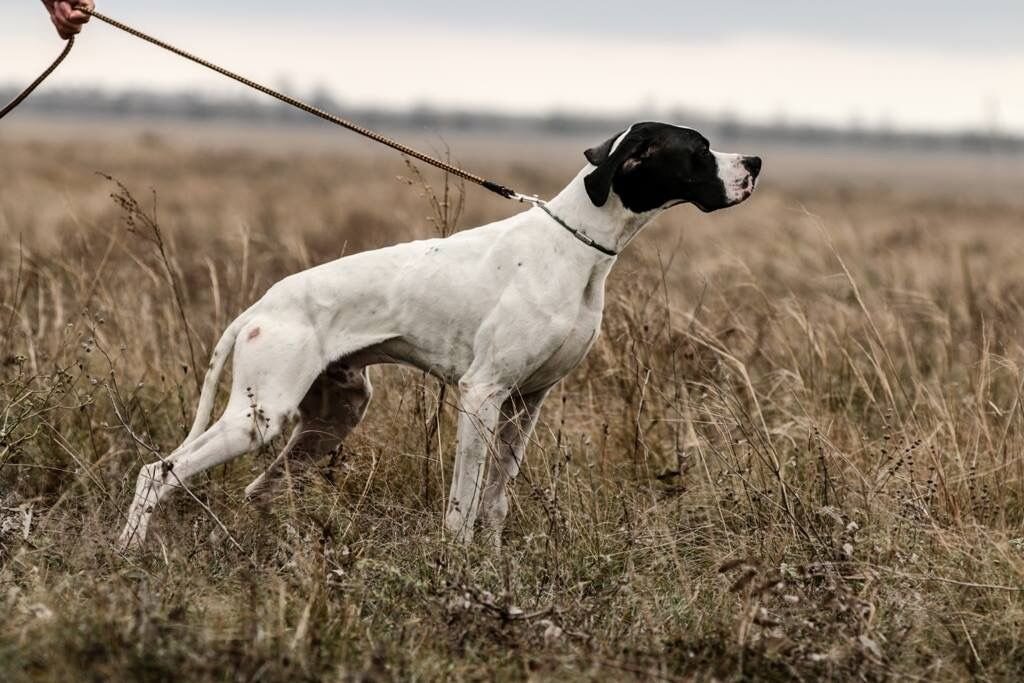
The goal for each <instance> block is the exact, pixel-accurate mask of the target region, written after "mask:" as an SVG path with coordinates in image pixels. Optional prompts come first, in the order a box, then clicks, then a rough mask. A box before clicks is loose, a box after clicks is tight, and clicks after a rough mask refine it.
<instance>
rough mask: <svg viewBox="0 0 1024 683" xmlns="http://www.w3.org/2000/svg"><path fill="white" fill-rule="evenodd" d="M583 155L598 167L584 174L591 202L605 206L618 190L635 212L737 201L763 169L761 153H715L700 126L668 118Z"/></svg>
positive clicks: (636, 128)
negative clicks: (681, 124)
mask: <svg viewBox="0 0 1024 683" xmlns="http://www.w3.org/2000/svg"><path fill="white" fill-rule="evenodd" d="M584 154H585V156H586V157H587V161H589V162H590V163H591V164H593V165H594V166H595V167H596V168H595V169H594V170H593V171H591V172H590V173H589V174H588V175H587V176H586V178H584V183H585V185H586V188H587V194H588V195H589V196H590V201H592V202H593V203H594V205H595V206H604V205H605V203H606V202H607V201H608V196H609V194H610V193H611V192H615V194H616V195H617V196H618V197H619V200H621V202H622V205H623V206H624V207H626V208H627V209H629V210H630V211H632V212H634V213H644V212H647V211H654V210H656V209H667V208H668V207H670V206H674V205H676V204H684V203H690V204H693V205H695V206H697V207H698V208H699V209H700V210H701V211H705V212H709V211H717V210H718V209H724V208H726V207H728V206H735V205H736V204H739V203H740V202H742V201H743V200H745V199H746V198H747V197H749V196H750V195H751V194H753V192H754V188H755V187H756V185H757V176H758V174H759V173H760V172H761V159H760V158H759V157H749V156H743V155H741V154H723V153H722V152H716V151H714V150H712V149H711V146H710V144H709V143H708V140H707V138H705V137H704V136H703V135H701V134H700V133H698V132H697V131H695V130H692V129H690V128H682V127H679V126H672V125H669V124H667V123H636V124H633V125H632V126H630V127H629V128H628V129H627V130H625V131H623V132H621V133H619V134H617V135H615V136H613V137H611V138H610V139H608V140H607V141H605V142H604V143H603V144H601V145H598V146H597V147H592V148H591V149H588V150H587V151H586V152H585V153H584Z"/></svg>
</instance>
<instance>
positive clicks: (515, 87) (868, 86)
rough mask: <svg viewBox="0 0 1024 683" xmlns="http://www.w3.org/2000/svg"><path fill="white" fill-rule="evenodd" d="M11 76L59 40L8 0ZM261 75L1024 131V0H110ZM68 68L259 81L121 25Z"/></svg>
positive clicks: (485, 100) (388, 94)
mask: <svg viewBox="0 0 1024 683" xmlns="http://www.w3.org/2000/svg"><path fill="white" fill-rule="evenodd" d="M4 5H5V8H4V9H5V13H4V19H3V22H2V24H0V83H6V84H13V83H21V82H27V81H28V80H31V78H33V77H34V76H35V75H36V73H37V72H38V71H39V70H40V69H41V68H42V67H43V66H45V64H46V63H47V61H48V60H49V59H51V58H52V53H53V52H54V51H55V50H57V49H59V44H57V41H56V38H55V36H53V35H52V34H51V29H50V28H49V26H48V23H47V21H46V17H45V14H44V12H43V10H42V7H41V4H40V3H39V2H38V0H4ZM98 9H100V10H101V11H106V12H107V13H108V14H111V15H113V16H115V17H117V18H120V19H123V20H124V21H126V22H128V23H134V24H137V25H139V27H140V28H143V29H144V30H149V31H150V32H152V33H155V34H157V35H158V36H161V37H164V38H166V39H168V40H170V41H171V42H176V43H179V44H181V45H182V46H183V47H186V48H189V49H192V50H194V51H195V52H198V53H200V54H202V55H204V56H208V57H209V58H211V59H213V60H215V61H221V62H223V63H224V64H225V65H226V66H229V67H232V68H235V69H236V70H239V71H242V72H244V73H246V74H249V75H251V76H252V77H253V78H255V79H256V80H262V81H266V82H270V83H272V84H281V83H282V81H285V80H287V81H288V82H289V83H290V84H291V86H292V87H294V88H296V89H298V90H299V93H300V94H306V93H308V91H309V90H310V89H312V88H314V87H317V86H323V87H326V88H327V89H329V90H330V91H331V93H332V94H333V95H334V96H335V97H337V98H338V99H340V100H342V101H346V102H350V103H354V104H381V105H386V106H395V107H401V106H408V105H412V104H433V105H437V106H459V107H478V108H485V109H493V110H501V111H515V112H536V111H551V110H559V109H571V110H578V111H583V112H587V111H591V112H629V111H633V110H637V109H649V108H652V107H653V108H671V107H684V108H689V109H693V110H698V111H701V112H705V113H708V114H712V115H716V114H723V113H724V114H729V115H732V116H738V117H741V118H745V119H751V120H776V119H779V118H787V119H789V120H791V121H813V122H822V123H837V124H847V123H850V122H851V121H857V122H858V123H859V124H860V125H864V126H868V127H871V126H878V125H888V126H895V127H898V128H928V129H952V128H987V127H989V126H991V125H993V124H996V125H998V126H1000V127H1001V128H1002V129H1004V130H1012V131H1016V132H1019V133H1024V87H1022V85H1021V84H1024V1H1021V0H1012V1H1011V0H1001V1H1000V0H975V1H974V2H964V1H962V0H961V1H954V0H933V1H931V2H925V1H924V0H891V1H890V2H882V1H880V0H861V1H860V2H856V3H839V2H821V1H820V0H819V1H818V2H801V1H797V0H771V1H770V2H768V1H764V0H761V1H757V2H754V1H748V2H740V1H733V2H690V1H688V0H674V1H673V0H633V1H631V2H615V3H612V2H576V1H571V2H564V1H563V2H557V3H554V2H541V0H520V1H518V2H516V1H512V2H502V3H487V2H480V1H477V2H470V1H468V0H454V1H449V2H422V1H414V0H397V1H392V2H388V1H384V0H382V1H380V2H375V3H365V2H360V3H355V2H353V3H347V2H335V3H324V2H310V1H309V0H292V1H291V2H287V3H284V2H280V0H275V1H274V2H271V1H270V0H244V2H243V1H241V0H219V1H218V2H210V1H209V0H175V2H173V3H153V2H140V1H139V0H98ZM54 84H60V85H63V86H68V85H75V84H81V85H104V86H111V87H134V86H146V87H152V88H162V89H168V88H190V89H196V90H203V91H213V92H240V90H238V88H239V87H240V86H236V85H232V84H229V83H228V82H226V81H223V80H222V79H220V78H219V77H217V76H216V75H214V74H209V73H205V72H203V71H202V70H200V69H199V68H198V67H195V66H192V65H188V64H185V63H182V62H180V60H177V59H176V58H174V57H172V56H170V55H167V54H164V53H161V52H159V51H157V50H156V49H155V48H153V47H151V46H147V45H145V44H144V43H141V42H139V41H137V40H135V39H132V38H130V37H127V36H124V35H123V34H119V33H118V32H116V31H115V30H114V29H111V28H109V27H106V26H102V25H92V26H90V27H89V28H88V34H87V35H85V36H84V38H83V40H82V41H81V43H80V45H79V46H78V48H76V54H74V55H73V56H72V58H71V59H70V61H69V62H68V64H67V65H66V66H64V67H62V69H61V71H60V72H58V75H57V76H56V77H55V81H54Z"/></svg>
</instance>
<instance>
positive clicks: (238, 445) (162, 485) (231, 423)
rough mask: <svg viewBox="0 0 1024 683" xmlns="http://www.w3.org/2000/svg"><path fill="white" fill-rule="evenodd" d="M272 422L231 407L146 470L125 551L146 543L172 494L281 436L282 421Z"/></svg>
mask: <svg viewBox="0 0 1024 683" xmlns="http://www.w3.org/2000/svg"><path fill="white" fill-rule="evenodd" d="M277 417H278V416H277V415H275V418H272V420H271V423H270V424H266V423H265V422H264V423H263V424H262V425H261V424H259V422H258V421H259V420H260V419H262V418H260V417H259V416H257V417H256V418H255V419H254V417H253V415H252V411H251V409H248V410H247V409H246V408H240V407H237V406H236V407H229V409H228V410H227V411H225V413H224V415H223V416H222V417H221V418H220V419H219V420H218V421H217V422H216V423H215V424H214V425H213V426H211V427H210V428H209V429H208V430H207V431H206V432H204V433H203V434H202V435H201V436H199V437H198V438H197V439H195V440H194V441H192V442H191V443H189V444H187V445H185V447H184V448H182V449H181V450H180V451H179V452H177V453H175V454H174V456H173V457H172V458H169V459H167V460H164V461H160V462H155V463H151V464H149V465H145V466H143V468H142V470H141V471H140V472H139V479H138V484H137V486H136V490H135V498H134V500H133V501H132V505H131V508H130V509H129V511H128V522H127V524H126V525H125V527H124V531H122V532H121V538H120V542H119V545H120V547H121V548H122V549H127V548H130V547H134V546H139V545H141V544H142V542H143V541H144V540H145V539H146V533H147V531H148V529H149V520H150V518H151V517H152V515H153V511H154V509H155V508H156V506H157V504H158V503H159V502H160V500H161V499H163V497H164V496H166V495H167V494H168V493H169V492H170V491H172V490H173V489H175V488H179V487H184V486H185V485H186V481H187V480H188V479H190V478H191V477H193V476H195V475H196V474H199V473H200V472H202V471H204V470H207V469H209V468H211V467H214V466H216V465H220V464H222V463H225V462H227V461H229V460H231V459H233V458H236V457H238V456H239V455H242V454H243V453H246V452H248V451H250V450H252V449H253V448H255V447H258V446H260V445H262V444H264V443H266V442H268V441H270V440H271V439H273V438H274V437H275V436H277V434H278V432H279V431H280V429H281V427H280V423H281V420H279V419H276V418H277Z"/></svg>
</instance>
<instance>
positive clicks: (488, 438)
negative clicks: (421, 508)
mask: <svg viewBox="0 0 1024 683" xmlns="http://www.w3.org/2000/svg"><path fill="white" fill-rule="evenodd" d="M459 389H460V392H461V396H460V401H459V402H460V406H459V433H458V446H457V448H456V453H455V467H454V469H453V471H452V487H451V493H450V495H449V496H448V514H447V515H446V516H445V528H446V529H447V530H448V532H449V533H450V534H451V535H452V536H453V538H454V539H455V540H456V541H460V542H462V543H469V542H470V541H471V540H473V524H474V522H476V517H477V513H478V512H479V511H480V496H481V494H482V493H483V482H484V473H485V471H486V468H487V460H488V457H489V455H490V451H491V450H492V449H493V447H494V432H495V430H496V429H497V427H498V417H499V415H500V413H501V404H502V403H503V402H504V401H505V399H506V398H508V396H509V393H510V392H509V390H508V389H506V388H504V387H501V386H498V385H495V384H475V383H465V382H460V383H459Z"/></svg>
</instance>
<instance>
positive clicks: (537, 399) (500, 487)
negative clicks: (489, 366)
mask: <svg viewBox="0 0 1024 683" xmlns="http://www.w3.org/2000/svg"><path fill="white" fill-rule="evenodd" d="M548 391H549V390H548V389H544V390H542V391H538V392H535V393H532V394H527V395H526V396H520V395H519V394H513V395H512V396H510V397H509V398H508V400H506V401H505V404H504V405H503V406H502V410H501V423H500V425H499V427H498V435H497V438H496V439H495V456H494V459H493V460H492V462H491V463H490V465H489V466H488V468H487V483H486V484H485V485H484V494H483V501H482V502H481V504H480V516H481V519H482V521H483V523H484V524H485V525H486V527H487V529H488V531H489V533H491V534H493V535H494V541H495V543H496V544H498V543H500V542H501V529H502V527H503V526H504V525H505V517H506V516H507V515H508V486H509V484H510V483H511V482H512V481H514V480H515V478H516V476H518V474H519V469H520V467H522V464H523V457H524V455H525V453H526V445H527V443H528V441H529V439H530V435H531V434H532V433H533V429H534V427H535V426H536V425H537V417H538V416H539V415H540V408H541V406H542V405H543V404H544V399H545V398H546V397H547V395H548Z"/></svg>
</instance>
